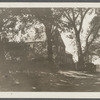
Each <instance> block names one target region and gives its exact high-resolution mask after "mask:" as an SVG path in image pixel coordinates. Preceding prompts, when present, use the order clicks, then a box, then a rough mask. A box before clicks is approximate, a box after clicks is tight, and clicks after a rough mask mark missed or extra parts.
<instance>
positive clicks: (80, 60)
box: [76, 34, 84, 70]
mask: <svg viewBox="0 0 100 100" xmlns="http://www.w3.org/2000/svg"><path fill="white" fill-rule="evenodd" d="M76 45H77V52H78V66H77V68H78V70H82V69H83V67H84V57H83V53H82V48H81V41H80V37H79V34H76Z"/></svg>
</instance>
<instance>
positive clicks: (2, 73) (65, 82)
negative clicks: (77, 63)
mask: <svg viewBox="0 0 100 100" xmlns="http://www.w3.org/2000/svg"><path fill="white" fill-rule="evenodd" d="M0 69H1V70H0V91H1V92H2V91H9V92H10V91H21V92H25V91H27V92H37V91H38V92H44V91H45V92H46V91H47V92H100V73H94V74H91V73H86V72H80V71H70V70H64V71H61V70H60V69H57V68H56V67H55V65H54V64H53V63H49V62H39V63H37V62H33V63H20V64H17V63H9V62H8V63H0Z"/></svg>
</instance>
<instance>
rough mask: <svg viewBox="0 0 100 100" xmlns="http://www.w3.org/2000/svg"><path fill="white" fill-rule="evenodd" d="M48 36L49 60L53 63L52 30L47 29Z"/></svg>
mask: <svg viewBox="0 0 100 100" xmlns="http://www.w3.org/2000/svg"><path fill="white" fill-rule="evenodd" d="M46 36H47V51H48V60H49V61H52V55H53V52H52V33H51V28H50V27H46Z"/></svg>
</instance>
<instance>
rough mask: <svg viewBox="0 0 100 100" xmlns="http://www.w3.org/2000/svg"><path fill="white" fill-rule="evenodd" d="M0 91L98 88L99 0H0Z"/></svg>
mask: <svg viewBox="0 0 100 100" xmlns="http://www.w3.org/2000/svg"><path fill="white" fill-rule="evenodd" d="M0 92H34V93H36V92H50V93H52V92H58V93H60V92H64V93H65V92H67V93H71V92H92V93H93V92H100V3H98V4H94V3H90V4H88V3H87V4H86V3H44V5H43V3H21V4H20V3H0Z"/></svg>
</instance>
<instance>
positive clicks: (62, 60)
mask: <svg viewBox="0 0 100 100" xmlns="http://www.w3.org/2000/svg"><path fill="white" fill-rule="evenodd" d="M53 37H54V38H53V40H54V42H53V45H54V46H53V47H54V48H55V51H56V57H55V63H57V64H58V65H63V66H65V67H69V68H71V69H72V68H73V67H74V62H73V56H72V54H70V53H69V52H67V51H66V50H65V48H66V47H65V44H64V42H63V40H62V38H61V35H60V33H59V32H58V31H56V34H54V36H53Z"/></svg>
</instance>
